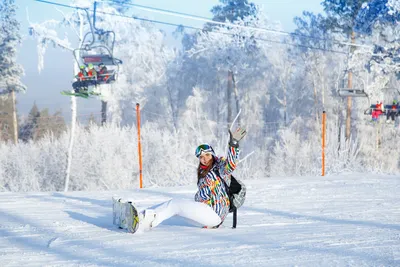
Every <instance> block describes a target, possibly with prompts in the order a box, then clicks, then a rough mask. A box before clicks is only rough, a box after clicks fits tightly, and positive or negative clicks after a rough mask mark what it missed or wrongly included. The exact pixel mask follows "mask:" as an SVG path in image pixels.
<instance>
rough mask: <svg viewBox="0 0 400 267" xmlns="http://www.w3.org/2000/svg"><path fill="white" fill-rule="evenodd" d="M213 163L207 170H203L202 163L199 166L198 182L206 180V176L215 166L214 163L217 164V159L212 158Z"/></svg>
mask: <svg viewBox="0 0 400 267" xmlns="http://www.w3.org/2000/svg"><path fill="white" fill-rule="evenodd" d="M211 160H212V162H211V164H210V165H209V166H208V167H207V168H205V169H203V168H202V167H201V166H202V165H201V163H200V162H199V166H198V167H197V182H199V180H200V179H201V178H204V177H206V175H207V173H208V172H209V171H210V170H211V169H212V168H213V166H214V163H215V158H214V157H212V159H211Z"/></svg>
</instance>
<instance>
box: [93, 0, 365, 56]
mask: <svg viewBox="0 0 400 267" xmlns="http://www.w3.org/2000/svg"><path fill="white" fill-rule="evenodd" d="M101 2H112V3H114V4H118V5H121V6H122V5H128V6H132V7H135V8H137V9H141V10H145V11H149V12H153V13H160V14H164V15H171V16H175V17H181V18H187V19H193V20H198V21H203V22H208V23H212V24H218V25H223V26H230V27H236V28H243V29H249V30H256V31H262V32H269V33H277V34H281V35H288V36H293V35H296V36H300V37H305V38H309V39H316V40H320V41H328V42H332V43H337V44H341V45H347V46H350V47H351V46H355V47H363V48H369V49H371V50H372V49H373V47H372V46H368V45H363V44H355V43H349V42H342V41H338V40H335V39H324V38H319V37H315V36H309V35H303V34H296V33H290V32H285V31H278V30H272V29H267V28H259V27H252V26H244V25H238V24H233V23H229V22H219V21H215V20H212V19H210V18H206V17H201V16H197V15H192V14H187V13H182V12H177V11H172V10H167V9H160V8H155V7H149V6H143V5H138V4H132V3H117V2H115V0H103V1H101Z"/></svg>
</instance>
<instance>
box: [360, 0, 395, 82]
mask: <svg viewBox="0 0 400 267" xmlns="http://www.w3.org/2000/svg"><path fill="white" fill-rule="evenodd" d="M399 21H400V13H396V12H392V10H391V5H390V4H389V2H388V1H377V0H374V1H370V2H369V3H368V4H365V5H364V6H363V8H362V9H361V12H360V13H359V15H358V17H357V24H356V30H357V31H358V32H359V33H361V34H365V35H368V36H370V38H371V39H372V40H371V41H372V43H373V44H374V51H373V54H372V55H371V59H370V62H369V64H368V65H369V68H370V69H371V70H372V71H373V72H376V73H379V75H383V76H388V75H391V74H393V73H394V74H397V75H399V74H400V56H399V54H398V52H399V50H400V37H399V36H400V25H399ZM399 77H400V76H399Z"/></svg>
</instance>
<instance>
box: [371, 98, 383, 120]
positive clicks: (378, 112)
mask: <svg viewBox="0 0 400 267" xmlns="http://www.w3.org/2000/svg"><path fill="white" fill-rule="evenodd" d="M382 114H383V104H382V101H381V102H379V101H377V102H376V105H375V108H374V109H373V110H372V121H378V119H379V116H380V115H382Z"/></svg>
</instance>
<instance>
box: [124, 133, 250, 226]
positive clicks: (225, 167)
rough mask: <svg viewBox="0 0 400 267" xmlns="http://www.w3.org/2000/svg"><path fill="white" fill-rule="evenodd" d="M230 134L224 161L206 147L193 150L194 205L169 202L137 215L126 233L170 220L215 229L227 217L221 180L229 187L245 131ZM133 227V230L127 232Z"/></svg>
mask: <svg viewBox="0 0 400 267" xmlns="http://www.w3.org/2000/svg"><path fill="white" fill-rule="evenodd" d="M229 134H230V140H229V148H228V155H227V158H226V159H225V158H223V157H219V158H218V157H217V156H216V155H215V152H214V149H213V148H212V147H211V146H210V145H208V144H202V145H200V146H198V147H197V149H196V152H195V155H196V157H197V158H198V159H199V166H198V168H197V187H198V191H197V193H196V195H195V197H194V200H195V201H190V200H185V199H171V200H169V201H167V202H164V203H162V204H159V205H156V206H154V207H152V208H148V209H145V210H143V211H142V212H141V213H139V217H138V221H139V225H135V224H137V220H136V223H135V220H134V222H133V224H132V225H131V226H129V225H128V230H129V231H131V232H135V231H136V230H137V226H138V227H139V229H142V230H146V229H150V228H152V227H156V226H157V225H159V224H160V223H162V222H163V221H165V220H167V219H169V218H171V217H172V216H175V215H179V216H181V217H184V218H187V219H190V220H192V221H194V222H197V223H198V224H200V225H201V226H204V227H207V228H208V227H210V228H213V227H218V226H219V225H220V224H222V222H223V221H224V219H225V217H226V216H227V214H228V213H229V206H230V202H229V197H228V193H227V191H226V188H225V185H224V182H223V181H222V179H224V180H225V181H226V182H227V184H230V181H228V179H230V174H231V173H232V172H233V171H234V170H235V168H236V163H237V161H238V157H239V141H240V140H241V139H242V138H243V137H244V136H245V135H246V130H245V129H242V128H238V129H237V130H236V131H235V132H233V133H231V132H230V131H229ZM129 227H133V228H135V229H129Z"/></svg>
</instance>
